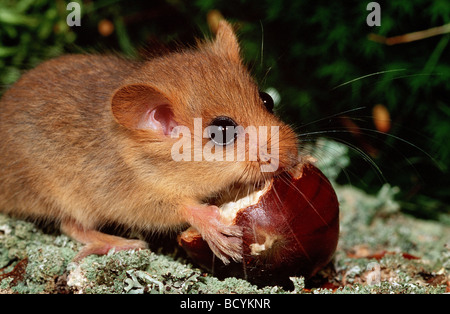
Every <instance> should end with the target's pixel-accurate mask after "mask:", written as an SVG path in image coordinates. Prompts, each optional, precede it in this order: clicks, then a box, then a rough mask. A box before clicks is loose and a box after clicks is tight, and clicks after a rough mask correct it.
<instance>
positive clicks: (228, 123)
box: [208, 116, 237, 146]
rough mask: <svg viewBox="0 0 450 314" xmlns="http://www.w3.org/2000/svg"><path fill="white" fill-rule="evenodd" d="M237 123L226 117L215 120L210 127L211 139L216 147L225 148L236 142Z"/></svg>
mask: <svg viewBox="0 0 450 314" xmlns="http://www.w3.org/2000/svg"><path fill="white" fill-rule="evenodd" d="M236 126H237V123H236V122H234V120H233V119H231V118H230V117H226V116H219V117H216V118H214V119H213V120H212V121H211V123H210V124H209V127H208V135H209V138H210V139H211V140H212V141H213V142H214V144H216V145H220V146H225V145H228V144H231V143H233V142H234V140H235V139H236V136H237V130H236Z"/></svg>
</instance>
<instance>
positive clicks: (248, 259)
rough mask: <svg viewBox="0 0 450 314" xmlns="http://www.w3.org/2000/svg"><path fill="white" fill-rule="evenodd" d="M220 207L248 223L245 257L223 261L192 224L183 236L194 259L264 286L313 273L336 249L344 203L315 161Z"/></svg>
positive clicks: (241, 222) (244, 226)
mask: <svg viewBox="0 0 450 314" xmlns="http://www.w3.org/2000/svg"><path fill="white" fill-rule="evenodd" d="M245 202H250V204H245ZM220 209H221V217H222V218H223V219H224V220H226V221H228V223H231V224H235V225H238V226H240V227H241V228H242V231H243V236H242V240H243V259H242V262H239V263H236V262H231V263H230V264H228V265H225V264H223V263H222V262H221V261H220V260H219V259H218V258H215V257H214V254H213V253H212V252H211V250H210V249H209V247H208V244H207V243H206V242H205V241H203V239H202V238H201V235H200V234H199V233H198V232H197V231H196V230H195V229H193V228H192V227H191V228H189V229H188V230H186V231H184V232H183V233H181V234H180V235H179V236H178V243H179V245H180V246H181V247H182V248H184V250H185V251H186V252H187V254H188V255H189V256H190V258H191V259H192V260H193V261H194V262H195V263H197V264H198V265H199V266H201V267H203V268H205V269H206V270H208V271H210V272H212V273H213V274H214V275H216V276H218V277H228V276H235V277H240V278H245V279H247V280H248V281H250V282H253V283H255V284H260V285H261V284H262V285H265V284H273V283H275V284H277V283H279V282H282V281H283V280H285V279H288V277H289V276H294V275H297V276H304V277H305V278H310V277H311V276H313V275H314V274H316V273H317V271H319V270H320V269H321V268H323V267H324V266H325V265H326V264H328V263H329V262H330V260H331V258H332V256H333V254H334V252H335V250H336V246H337V243H338V237H339V203H338V200H337V197H336V193H335V192H334V189H333V187H332V185H331V184H330V182H329V181H328V179H327V178H326V177H325V175H324V174H323V173H322V172H321V171H320V170H319V169H318V168H317V167H315V166H314V165H313V164H311V163H304V164H303V165H302V166H301V167H300V168H299V171H297V174H296V175H291V174H289V173H287V172H284V173H282V174H280V175H278V176H276V177H274V178H273V179H271V180H270V181H268V182H267V184H266V185H265V187H264V188H263V189H262V190H260V191H257V192H254V193H252V194H251V195H248V196H247V197H245V200H240V201H237V202H233V203H227V204H223V205H222V206H221V207H220Z"/></svg>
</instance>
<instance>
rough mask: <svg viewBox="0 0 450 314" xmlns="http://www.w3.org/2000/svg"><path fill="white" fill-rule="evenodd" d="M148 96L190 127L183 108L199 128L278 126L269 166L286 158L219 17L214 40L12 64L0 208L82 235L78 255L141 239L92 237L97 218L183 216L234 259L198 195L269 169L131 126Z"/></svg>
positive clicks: (292, 144) (235, 237) (123, 220)
mask: <svg viewBox="0 0 450 314" xmlns="http://www.w3.org/2000/svg"><path fill="white" fill-rule="evenodd" d="M157 105H166V106H168V108H170V110H171V112H172V115H173V119H174V120H175V121H176V122H177V124H178V125H184V126H187V127H189V128H190V129H191V130H193V118H195V117H201V118H202V119H203V128H205V127H206V126H207V125H208V123H209V122H210V121H211V120H212V119H214V118H215V117H217V116H221V115H225V116H229V117H231V118H233V119H234V120H235V121H236V122H237V123H238V124H239V125H242V126H243V127H247V126H248V125H255V126H260V125H268V126H270V125H278V126H280V136H279V138H280V149H281V151H280V166H282V167H284V168H286V167H291V166H293V165H294V164H295V162H296V159H297V149H296V139H295V135H294V133H293V132H292V130H291V129H290V128H289V127H287V126H286V125H284V124H283V123H282V122H281V121H280V120H278V119H277V118H276V117H275V116H274V115H272V114H270V113H269V112H268V111H267V110H265V108H264V106H263V105H262V102H261V99H260V98H259V94H258V87H257V86H256V84H255V83H254V81H253V79H252V78H251V77H250V75H249V74H248V72H247V71H246V69H245V67H244V65H243V63H242V61H241V59H240V56H239V46H238V43H237V40H236V38H235V35H234V33H233V31H232V29H231V27H230V26H229V24H227V23H226V22H222V23H221V24H220V26H219V31H218V34H217V36H216V40H215V41H213V42H204V43H202V44H200V45H199V47H198V48H197V49H192V50H185V51H181V52H177V53H171V54H168V55H165V56H161V57H156V58H154V59H151V60H148V61H145V62H143V63H138V62H134V61H128V60H125V59H121V58H118V57H113V56H97V55H68V56H63V57H60V58H57V59H54V60H51V61H48V62H45V63H43V64H41V65H40V66H38V67H37V68H35V69H33V70H31V71H29V72H28V73H26V74H25V75H23V76H22V78H21V79H20V80H19V81H18V82H17V83H16V84H15V85H13V86H12V87H11V88H10V89H9V90H8V91H7V92H6V93H5V94H4V96H3V98H2V100H1V102H0V134H1V137H2V140H1V142H0V211H3V212H6V213H10V214H14V215H17V216H20V217H35V218H39V219H52V220H56V221H57V222H59V223H61V226H62V230H63V231H64V232H66V233H68V234H69V235H71V236H72V237H74V238H75V239H78V240H79V241H81V242H83V243H86V244H88V246H87V248H86V249H85V251H84V253H83V254H82V256H85V255H87V254H91V253H96V254H100V253H104V250H102V249H99V250H97V249H92V247H93V246H91V248H89V243H94V242H95V243H96V244H95V245H94V246H96V247H102V243H103V244H105V245H103V249H104V248H105V247H107V248H109V247H116V248H117V249H126V248H130V247H141V246H144V244H143V243H140V242H136V243H134V244H136V245H135V246H133V245H131V246H130V245H129V240H128V242H123V241H126V240H124V239H121V238H103V237H100V236H99V232H96V231H95V230H96V229H98V228H99V227H100V226H102V225H103V224H105V223H108V222H117V223H120V224H123V225H126V226H128V227H130V228H133V229H138V230H167V229H169V228H177V227H179V226H180V225H183V224H185V223H190V224H192V225H193V226H194V227H196V228H197V229H198V230H199V231H200V232H201V233H202V234H203V235H204V236H205V238H208V242H209V244H210V245H211V246H212V248H213V250H214V251H215V253H216V254H217V255H218V256H219V257H221V258H222V259H223V260H224V261H227V259H228V257H231V258H234V259H239V254H240V253H239V252H240V246H239V235H240V233H239V230H236V229H233V228H231V227H228V226H223V225H222V224H221V223H220V221H219V219H218V216H217V208H216V207H215V206H212V205H207V204H203V201H204V200H205V199H208V198H211V197H213V196H214V195H216V194H218V193H220V192H221V191H225V190H227V189H229V188H231V187H232V186H234V185H235V184H236V183H239V184H244V185H245V184H247V185H252V184H254V183H255V182H257V181H260V180H263V179H264V178H265V177H266V176H268V175H269V174H264V175H263V174H261V173H260V171H259V163H258V162H196V161H191V162H187V161H186V162H184V161H181V162H175V161H173V160H172V158H171V155H170V152H171V147H172V145H173V144H174V142H175V141H176V140H177V139H172V138H170V137H168V136H166V135H164V134H161V133H160V132H155V131H152V130H147V129H142V128H139V119H141V116H142V114H143V112H145V111H146V110H147V109H148V108H151V106H157ZM192 132H193V131H192ZM207 141H208V140H207V139H203V144H205V143H206V142H207ZM246 167H247V170H244V169H246ZM246 171H248V173H247V172H246ZM244 172H246V175H243V173H244ZM200 213H201V214H200ZM81 234H83V235H84V236H81ZM89 235H91V236H89ZM226 235H227V236H226ZM122 240H123V241H122ZM99 243H100V244H99ZM106 244H107V245H106Z"/></svg>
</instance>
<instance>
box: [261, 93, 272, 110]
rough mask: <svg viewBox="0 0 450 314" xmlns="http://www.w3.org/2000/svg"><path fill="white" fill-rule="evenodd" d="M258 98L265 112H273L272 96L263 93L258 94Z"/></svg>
mask: <svg viewBox="0 0 450 314" xmlns="http://www.w3.org/2000/svg"><path fill="white" fill-rule="evenodd" d="M259 97H261V99H262V101H263V104H264V106H266V108H267V110H268V111H269V112H270V113H272V112H273V106H274V104H273V99H272V96H270V95H269V94H267V93H265V92H259Z"/></svg>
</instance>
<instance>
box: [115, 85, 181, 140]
mask: <svg viewBox="0 0 450 314" xmlns="http://www.w3.org/2000/svg"><path fill="white" fill-rule="evenodd" d="M111 109H112V113H113V115H114V117H115V119H116V120H117V122H119V123H120V124H121V125H123V126H125V127H127V128H129V129H134V130H153V131H156V132H158V133H159V134H164V135H170V133H171V132H172V129H173V128H174V127H175V126H176V125H177V123H176V122H175V120H174V116H173V112H172V106H171V104H170V102H169V100H168V99H167V98H166V97H165V96H164V95H163V94H162V93H161V92H159V91H158V90H156V89H154V88H152V87H150V86H147V85H144V84H136V85H126V86H123V87H121V88H120V89H119V90H117V91H116V93H115V94H114V96H113V97H112V101H111Z"/></svg>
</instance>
